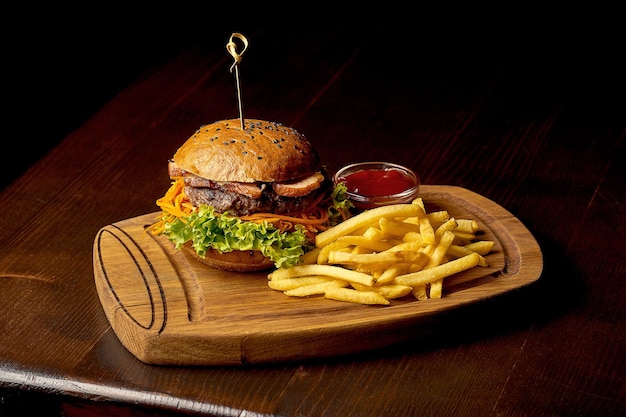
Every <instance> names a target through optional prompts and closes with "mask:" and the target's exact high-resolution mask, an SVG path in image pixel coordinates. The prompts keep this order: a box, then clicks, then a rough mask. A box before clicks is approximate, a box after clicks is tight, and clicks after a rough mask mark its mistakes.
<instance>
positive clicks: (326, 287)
mask: <svg viewBox="0 0 626 417" xmlns="http://www.w3.org/2000/svg"><path fill="white" fill-rule="evenodd" d="M478 229H479V224H478V222H477V221H476V220H474V219H455V218H454V217H451V216H450V215H449V214H448V212H446V211H445V210H440V211H435V212H431V213H426V210H425V205H424V202H423V200H422V199H421V198H418V199H416V200H414V201H413V203H410V204H394V205H389V206H383V207H377V208H374V209H371V210H366V211H363V212H361V213H359V214H357V215H356V216H354V217H352V218H350V219H348V220H346V221H344V222H343V223H340V224H338V225H337V226H334V227H331V228H329V229H327V230H326V231H324V232H322V233H320V234H318V235H317V238H316V241H315V243H316V248H315V249H314V250H312V251H310V252H308V253H307V254H305V255H304V256H303V257H302V259H301V263H300V264H298V265H296V266H293V267H290V268H279V269H276V270H275V271H273V272H271V273H270V274H269V275H268V285H269V287H270V288H271V289H273V290H276V291H283V292H284V294H285V295H288V296H294V297H308V296H314V295H323V296H324V297H325V298H328V299H333V300H338V301H346V302H352V303H359V304H368V305H373V304H377V305H389V304H390V303H391V301H390V300H395V299H399V298H403V297H407V296H411V295H412V296H413V297H414V298H415V299H417V300H426V299H428V298H441V297H442V296H443V281H444V279H445V278H446V277H449V276H451V275H454V274H457V273H459V272H462V271H465V270H468V269H470V268H474V267H476V266H483V267H485V266H487V260H486V259H485V256H486V255H487V254H489V253H490V252H491V251H492V249H493V245H494V242H493V241H489V240H478V241H475V238H476V233H477V232H478V231H479V230H478Z"/></svg>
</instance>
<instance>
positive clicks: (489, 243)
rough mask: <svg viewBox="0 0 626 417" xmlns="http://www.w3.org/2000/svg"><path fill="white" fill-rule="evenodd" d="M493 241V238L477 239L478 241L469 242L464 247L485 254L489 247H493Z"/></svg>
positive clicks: (489, 250)
mask: <svg viewBox="0 0 626 417" xmlns="http://www.w3.org/2000/svg"><path fill="white" fill-rule="evenodd" d="M494 243H495V242H494V241H493V240H479V241H478V242H472V243H469V244H467V245H465V246H464V247H465V248H466V249H469V250H471V251H473V252H476V253H478V254H479V255H483V256H485V255H487V254H488V253H489V252H491V249H492V248H493V245H494Z"/></svg>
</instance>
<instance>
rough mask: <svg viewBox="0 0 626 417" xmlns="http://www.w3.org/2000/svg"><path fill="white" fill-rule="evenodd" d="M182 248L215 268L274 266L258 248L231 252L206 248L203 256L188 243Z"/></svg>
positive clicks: (235, 269) (250, 269) (248, 269)
mask: <svg viewBox="0 0 626 417" xmlns="http://www.w3.org/2000/svg"><path fill="white" fill-rule="evenodd" d="M183 248H184V249H185V250H186V251H187V253H189V254H190V255H192V256H193V257H194V258H196V259H197V260H198V261H200V262H202V263H203V264H205V265H208V266H210V267H212V268H215V269H221V270H222V271H233V272H253V271H264V270H267V269H270V268H273V267H274V262H273V261H272V260H271V259H269V258H267V257H265V256H263V254H262V253H261V252H260V251H258V250H245V251H243V250H234V251H232V252H220V251H218V250H215V249H208V250H207V252H206V256H205V257H204V258H203V257H201V256H200V255H198V254H197V253H196V251H195V250H194V248H193V247H192V246H191V245H190V244H186V245H184V246H183Z"/></svg>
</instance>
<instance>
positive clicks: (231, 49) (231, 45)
mask: <svg viewBox="0 0 626 417" xmlns="http://www.w3.org/2000/svg"><path fill="white" fill-rule="evenodd" d="M235 39H239V40H240V41H241V42H242V43H243V49H241V52H238V51H237V43H235ZM246 49H248V39H247V38H246V37H245V36H244V35H242V34H241V33H237V32H235V33H233V34H232V35H230V39H229V40H228V43H227V44H226V50H227V51H228V53H229V54H230V55H231V56H232V57H233V59H234V61H233V64H232V65H231V66H230V72H233V69H234V70H235V79H236V82H237V102H238V105H239V120H240V121H241V130H244V118H243V107H242V104H241V85H240V81H239V64H240V63H241V57H242V56H243V53H244V52H246Z"/></svg>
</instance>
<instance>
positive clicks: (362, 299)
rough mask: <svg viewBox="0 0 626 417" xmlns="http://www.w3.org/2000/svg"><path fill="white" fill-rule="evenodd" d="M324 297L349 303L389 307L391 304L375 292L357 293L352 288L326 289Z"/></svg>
mask: <svg viewBox="0 0 626 417" xmlns="http://www.w3.org/2000/svg"><path fill="white" fill-rule="evenodd" d="M324 297H326V298H328V299H331V300H336V301H347V302H350V303H358V304H381V305H389V304H391V302H390V301H389V300H387V299H386V298H385V297H383V296H382V295H380V294H378V293H377V292H374V291H357V290H352V289H350V288H332V287H329V288H327V289H326V292H325V294H324Z"/></svg>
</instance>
